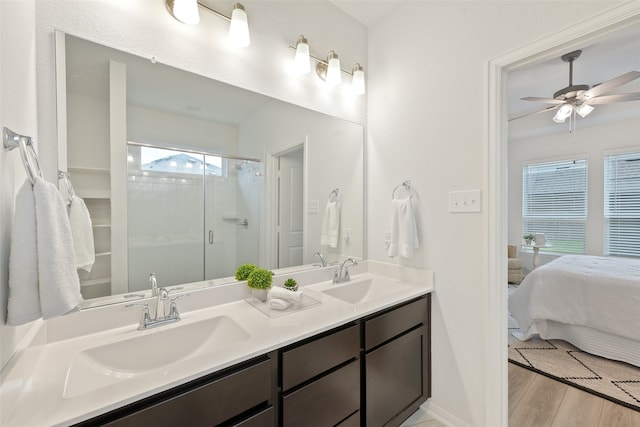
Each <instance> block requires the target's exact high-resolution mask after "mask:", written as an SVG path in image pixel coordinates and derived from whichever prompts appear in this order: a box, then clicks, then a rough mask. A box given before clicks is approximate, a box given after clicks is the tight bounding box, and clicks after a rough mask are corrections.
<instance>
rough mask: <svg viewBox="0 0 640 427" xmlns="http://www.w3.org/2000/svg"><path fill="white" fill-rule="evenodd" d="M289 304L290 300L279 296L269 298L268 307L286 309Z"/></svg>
mask: <svg viewBox="0 0 640 427" xmlns="http://www.w3.org/2000/svg"><path fill="white" fill-rule="evenodd" d="M291 304H292V303H291V301H287V300H285V299H280V298H273V299H270V300H269V307H271V308H273V309H275V310H286V309H287V308H289V306H290V305H291Z"/></svg>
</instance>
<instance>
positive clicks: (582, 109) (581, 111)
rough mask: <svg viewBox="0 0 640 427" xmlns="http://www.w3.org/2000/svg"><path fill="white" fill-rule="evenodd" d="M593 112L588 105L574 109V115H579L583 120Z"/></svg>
mask: <svg viewBox="0 0 640 427" xmlns="http://www.w3.org/2000/svg"><path fill="white" fill-rule="evenodd" d="M592 111H593V107H592V106H591V105H589V104H582V105H578V106H577V107H576V113H578V114H580V117H582V118H585V117H587V115H589V113H590V112H592Z"/></svg>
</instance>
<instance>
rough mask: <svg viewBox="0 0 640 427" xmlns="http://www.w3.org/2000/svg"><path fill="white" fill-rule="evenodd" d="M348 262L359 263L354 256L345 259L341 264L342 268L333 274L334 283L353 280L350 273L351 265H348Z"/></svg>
mask: <svg viewBox="0 0 640 427" xmlns="http://www.w3.org/2000/svg"><path fill="white" fill-rule="evenodd" d="M348 262H349V263H351V264H350V265H358V262H357V261H356V260H354V259H353V258H347V259H345V260H344V262H343V263H342V264H341V265H340V269H339V270H336V274H335V275H334V276H333V283H342V282H348V281H349V280H351V276H350V275H349V265H347V263H348Z"/></svg>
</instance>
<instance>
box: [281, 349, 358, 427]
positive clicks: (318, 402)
mask: <svg viewBox="0 0 640 427" xmlns="http://www.w3.org/2000/svg"><path fill="white" fill-rule="evenodd" d="M359 408H360V361H359V360H355V361H353V362H351V363H349V364H348V365H346V366H344V367H343V368H340V369H338V370H337V371H334V372H332V373H330V374H328V375H326V376H324V377H322V378H320V379H318V380H317V381H314V382H312V383H310V384H308V385H306V386H304V387H302V388H301V389H300V390H296V391H295V392H293V393H291V394H289V395H288V396H285V397H284V398H283V401H282V414H283V425H284V427H299V426H305V427H314V426H319V427H326V426H334V425H336V424H337V423H339V422H340V421H342V420H344V419H345V418H347V417H348V416H349V415H351V414H353V413H354V412H355V411H357V410H358V409H359Z"/></svg>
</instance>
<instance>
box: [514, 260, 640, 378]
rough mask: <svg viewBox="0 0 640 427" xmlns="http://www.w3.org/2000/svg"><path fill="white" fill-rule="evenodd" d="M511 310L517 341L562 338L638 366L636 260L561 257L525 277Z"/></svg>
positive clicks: (639, 283)
mask: <svg viewBox="0 0 640 427" xmlns="http://www.w3.org/2000/svg"><path fill="white" fill-rule="evenodd" d="M509 311H510V313H511V315H512V316H513V317H514V318H515V319H516V321H517V322H518V326H519V329H517V330H513V331H512V335H514V336H515V337H516V338H518V339H520V340H528V339H529V338H531V337H533V336H536V335H538V336H540V337H541V338H543V339H562V340H565V341H568V342H570V343H571V344H573V345H574V346H576V347H578V348H580V349H581V350H583V351H586V352H588V353H592V354H595V355H598V356H602V357H606V358H608V359H614V360H621V361H623V362H627V363H630V364H632V365H635V366H638V367H640V260H636V259H629V258H614V257H597V256H587V255H565V256H561V257H559V258H557V259H555V260H553V261H551V262H549V263H547V264H544V265H542V266H540V267H538V268H536V269H534V270H533V271H531V272H530V273H529V274H528V275H527V276H526V277H525V278H524V280H523V281H522V283H521V284H520V286H518V288H517V289H516V290H515V291H513V292H512V294H511V295H510V296H509Z"/></svg>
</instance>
